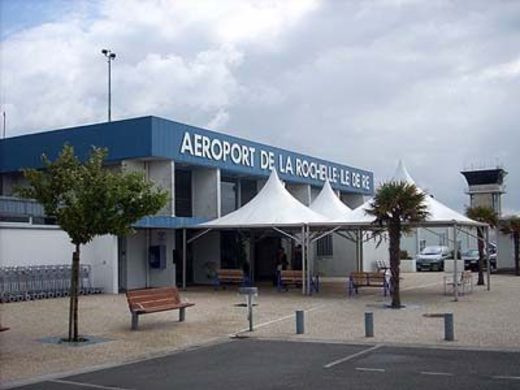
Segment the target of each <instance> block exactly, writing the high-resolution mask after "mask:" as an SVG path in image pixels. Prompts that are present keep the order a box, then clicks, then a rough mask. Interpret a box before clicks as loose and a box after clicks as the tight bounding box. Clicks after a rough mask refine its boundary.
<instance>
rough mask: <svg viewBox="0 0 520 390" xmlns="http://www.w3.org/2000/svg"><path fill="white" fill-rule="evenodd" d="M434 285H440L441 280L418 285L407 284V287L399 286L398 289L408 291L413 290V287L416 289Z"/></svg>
mask: <svg viewBox="0 0 520 390" xmlns="http://www.w3.org/2000/svg"><path fill="white" fill-rule="evenodd" d="M436 285H442V282H435V283H427V284H420V285H416V286H408V287H404V288H400V289H399V290H400V291H408V290H415V289H417V290H418V289H421V288H426V287H431V286H436Z"/></svg>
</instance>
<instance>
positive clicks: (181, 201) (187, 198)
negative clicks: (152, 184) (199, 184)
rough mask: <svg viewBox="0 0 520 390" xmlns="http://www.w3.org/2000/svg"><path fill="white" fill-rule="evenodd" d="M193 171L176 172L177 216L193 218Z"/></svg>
mask: <svg viewBox="0 0 520 390" xmlns="http://www.w3.org/2000/svg"><path fill="white" fill-rule="evenodd" d="M192 213H193V211H192V208H191V171H184V170H175V215H176V216H177V217H191V216H192Z"/></svg>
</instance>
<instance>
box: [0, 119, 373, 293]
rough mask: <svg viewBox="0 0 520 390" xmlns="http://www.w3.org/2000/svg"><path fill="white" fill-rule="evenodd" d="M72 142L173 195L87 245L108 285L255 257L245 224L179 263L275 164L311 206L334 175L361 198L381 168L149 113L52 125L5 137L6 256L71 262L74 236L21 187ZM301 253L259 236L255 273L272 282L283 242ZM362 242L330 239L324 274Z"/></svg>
mask: <svg viewBox="0 0 520 390" xmlns="http://www.w3.org/2000/svg"><path fill="white" fill-rule="evenodd" d="M65 143H69V144H71V145H73V146H74V148H75V151H76V154H77V155H78V156H79V157H80V158H84V157H86V156H87V154H88V152H89V150H90V148H91V146H97V147H106V148H107V149H108V158H107V167H108V168H110V169H114V170H122V171H141V172H143V173H144V175H145V176H146V177H147V178H149V179H150V180H152V181H153V182H155V183H156V184H157V185H160V186H162V187H163V188H165V189H167V190H168V191H169V192H170V194H171V196H170V200H169V202H168V203H167V205H166V206H165V207H164V208H163V209H162V210H161V211H160V212H159V213H158V214H157V215H153V216H148V217H146V218H143V219H142V220H140V221H139V222H138V223H137V224H136V225H135V226H134V227H135V229H136V233H135V234H133V235H130V236H126V237H111V236H104V237H98V238H96V239H95V240H94V241H93V242H92V243H90V244H88V245H86V246H85V249H84V250H83V251H82V263H86V264H90V265H91V267H92V273H93V277H94V282H95V283H96V284H97V285H99V286H100V287H103V288H104V290H105V291H106V292H113V293H117V292H118V291H122V290H126V289H132V288H141V287H148V286H161V285H169V284H173V283H177V284H179V282H180V275H181V274H183V275H185V277H186V281H187V283H188V284H203V283H209V282H211V272H210V271H211V269H213V268H215V267H216V268H239V267H241V266H243V262H244V261H247V257H248V250H251V249H250V247H248V246H247V245H243V243H242V238H243V236H244V232H238V231H236V230H221V231H212V232H210V233H208V234H206V235H204V236H203V237H201V238H199V239H197V240H195V241H193V242H192V243H191V244H190V245H188V247H187V249H186V252H187V253H186V256H187V262H186V269H185V270H181V268H182V266H183V265H182V264H183V263H182V262H181V261H180V259H181V258H182V256H181V253H180V252H181V251H182V244H181V243H182V242H183V238H184V237H186V236H184V237H183V235H187V237H188V239H189V237H190V236H193V235H195V234H196V232H197V231H196V230H194V229H193V227H194V226H196V225H197V224H199V223H201V222H206V221H210V220H212V219H214V218H218V217H221V216H223V215H226V214H227V213H229V212H231V211H233V210H236V209H237V208H239V207H241V206H242V205H244V204H245V203H247V202H248V201H249V200H250V199H252V198H253V197H254V196H255V195H256V194H257V193H258V191H259V190H260V189H261V188H262V186H263V184H264V183H265V181H266V179H267V177H268V176H269V174H270V172H271V170H273V169H276V171H277V172H278V174H279V176H280V178H281V179H282V180H283V181H284V183H285V187H286V189H287V190H288V191H289V192H290V193H291V194H292V195H293V196H294V197H295V198H296V199H298V200H299V201H300V202H302V203H303V204H305V205H309V204H310V203H311V201H312V200H313V199H314V198H315V197H316V196H317V194H318V193H319V192H320V190H321V188H322V186H323V184H324V182H325V181H326V180H328V181H329V182H330V183H331V185H332V188H333V189H334V191H336V192H337V194H338V195H339V197H340V199H341V201H343V202H344V203H345V204H346V205H347V206H349V207H350V208H355V207H357V206H359V205H361V204H362V203H363V201H364V197H365V196H370V195H372V194H373V191H374V183H373V173H372V172H370V171H367V170H363V169H359V168H354V167H351V166H348V165H343V164H339V163H335V162H331V161H326V160H323V159H320V158H315V157H312V156H308V155H303V154H300V153H296V152H292V151H288V150H284V149H280V148H277V147H274V146H269V145H265V144H260V143H257V142H252V141H249V140H245V139H240V138H237V137H232V136H229V135H226V134H222V133H217V132H213V131H209V130H205V129H201V128H197V127H193V126H190V125H186V124H183V123H178V122H174V121H170V120H166V119H162V118H158V117H152V116H149V117H142V118H135V119H127V120H121V121H115V122H106V123H100V124H94V125H87V126H79V127H73V128H67V129H61V130H54V131H47V132H43V133H36V134H30V135H23V136H18V137H12V138H7V139H3V140H0V263H1V265H2V266H5V265H8V266H9V265H30V264H67V263H70V259H71V255H72V251H73V248H72V245H71V244H70V243H69V239H68V237H67V235H66V234H65V233H64V232H63V231H61V230H60V229H59V227H57V226H56V225H55V224H54V221H53V220H52V218H48V217H47V216H45V215H44V212H43V210H42V207H41V206H40V205H38V204H37V203H35V202H34V201H30V200H21V199H18V198H16V197H15V196H14V195H15V194H14V189H15V187H16V186H17V185H23V183H24V178H23V175H22V173H21V172H20V170H21V169H23V168H38V167H41V161H40V156H41V154H42V153H45V154H47V156H49V158H51V159H54V158H56V156H57V154H58V153H59V151H60V150H61V149H62V147H63V145H64V144H65ZM280 246H282V247H284V249H285V251H286V253H287V254H288V258H289V259H291V258H293V257H294V244H293V243H292V242H291V241H290V240H284V239H283V237H281V236H280V235H279V234H277V233H276V232H275V231H273V230H270V231H267V230H266V231H265V232H262V234H259V235H258V236H257V238H256V245H255V247H254V248H255V249H254V250H255V254H254V257H255V263H254V268H255V269H254V275H255V279H256V280H257V281H262V280H271V279H272V277H273V273H274V270H275V261H276V260H275V256H276V251H277V250H278V248H279V247H280ZM354 252H355V247H354V245H353V244H352V243H349V242H348V241H345V240H342V239H332V236H329V237H325V238H324V240H321V241H320V242H318V244H317V245H315V246H314V247H313V250H312V253H310V255H311V256H313V257H314V258H315V259H316V260H317V264H318V265H319V270H320V273H322V274H324V275H327V276H346V275H348V273H349V272H350V271H352V270H354V269H356V268H358V267H359V265H358V264H355V261H348V259H354V258H355V253H354Z"/></svg>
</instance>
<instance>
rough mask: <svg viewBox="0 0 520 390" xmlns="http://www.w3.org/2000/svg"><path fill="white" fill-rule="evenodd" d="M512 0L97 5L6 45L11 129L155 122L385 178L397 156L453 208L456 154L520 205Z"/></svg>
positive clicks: (459, 187) (459, 162) (519, 45)
mask: <svg viewBox="0 0 520 390" xmlns="http://www.w3.org/2000/svg"><path fill="white" fill-rule="evenodd" d="M519 19H520V4H518V3H517V2H497V3H495V2H488V1H485V0H482V1H474V2H472V3H471V5H467V4H466V3H464V4H462V3H458V2H452V1H436V2H425V1H381V2H365V1H348V2H341V1H321V2H318V1H310V0H309V1H267V2H266V1H242V0H240V1H239V0H228V1H224V2H220V1H219V2H215V1H209V0H208V1H205V0H197V1H192V0H182V1H175V2H174V1H160V0H157V1H146V2H144V1H138V0H126V1H100V2H99V5H98V8H97V12H92V8H91V7H89V8H84V7H81V6H79V7H78V8H77V9H74V10H73V11H71V13H69V14H67V15H62V17H61V18H56V17H55V18H54V19H53V22H52V23H48V24H45V25H35V26H33V27H32V28H30V29H26V30H24V31H20V32H19V33H17V34H11V35H9V36H8V37H7V38H6V39H4V41H3V42H2V74H1V77H2V86H1V96H0V99H1V100H2V101H1V103H2V104H3V105H4V107H5V109H6V111H7V116H8V134H11V135H14V134H20V133H25V132H31V131H40V130H42V129H47V128H56V127H64V126H73V125H76V124H78V123H86V122H96V121H103V120H105V118H106V62H105V61H104V58H103V57H102V55H101V54H100V49H101V48H103V47H107V48H110V49H112V50H114V51H115V52H116V53H117V55H118V57H117V59H116V60H115V62H114V63H113V66H114V67H113V71H114V72H113V87H114V88H113V117H114V118H115V119H118V118H123V117H134V116H140V115H150V114H154V115H160V116H163V117H166V118H171V119H174V120H178V121H184V122H188V123H191V124H194V125H199V126H203V127H210V128H213V129H217V130H220V131H224V132H233V133H234V134H235V135H238V136H243V137H247V138H250V139H254V140H258V141H260V142H266V143H271V144H274V145H277V146H281V147H286V148H290V149H295V150H298V151H301V152H305V153H309V154H313V155H317V156H321V157H324V158H327V159H332V160H336V161H339V162H343V163H346V164H351V165H354V166H360V167H364V168H367V169H371V170H373V171H375V174H376V177H377V178H378V179H377V180H376V181H378V180H380V179H382V178H385V177H389V176H390V175H391V174H392V173H393V170H394V168H395V164H396V162H397V159H398V158H403V159H404V160H405V161H406V162H407V165H408V167H409V170H410V172H411V174H412V176H414V178H415V179H416V181H417V182H418V183H419V184H420V185H421V186H423V187H425V188H428V189H429V190H431V191H432V192H433V193H435V195H436V197H437V198H438V199H439V200H441V201H445V202H446V203H448V205H450V206H451V207H454V208H458V209H459V210H461V209H463V205H464V204H465V203H467V201H468V199H467V196H466V195H465V194H464V188H465V183H464V180H463V178H462V176H461V175H460V174H459V173H458V171H459V170H460V169H462V168H463V167H464V166H465V165H466V164H467V162H468V161H472V162H482V161H497V159H498V161H500V163H502V164H504V166H505V167H506V169H508V170H509V171H510V173H509V175H508V176H507V183H508V192H509V194H507V195H506V197H505V199H504V203H505V207H508V208H510V209H519V208H520V203H519V200H518V199H520V198H519V197H518V193H520V172H518V171H517V170H518V167H520V157H519V153H518V145H520V133H518V129H517V127H518V123H520V112H519V110H518V107H517V105H518V104H517V102H518V101H520V88H518V82H519V81H520V60H519V53H520V27H519V26H518V23H517V21H518V20H519Z"/></svg>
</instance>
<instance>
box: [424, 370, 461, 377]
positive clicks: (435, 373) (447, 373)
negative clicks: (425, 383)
mask: <svg viewBox="0 0 520 390" xmlns="http://www.w3.org/2000/svg"><path fill="white" fill-rule="evenodd" d="M421 374H422V375H432V376H453V374H452V373H451V372H436V371H421Z"/></svg>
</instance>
